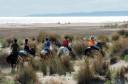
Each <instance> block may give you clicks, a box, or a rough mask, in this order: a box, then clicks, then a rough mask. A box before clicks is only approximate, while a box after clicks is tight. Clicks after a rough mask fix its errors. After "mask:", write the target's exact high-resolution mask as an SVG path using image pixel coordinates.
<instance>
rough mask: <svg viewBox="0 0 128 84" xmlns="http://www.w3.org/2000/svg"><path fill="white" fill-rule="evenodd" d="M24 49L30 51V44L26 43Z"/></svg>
mask: <svg viewBox="0 0 128 84" xmlns="http://www.w3.org/2000/svg"><path fill="white" fill-rule="evenodd" d="M24 50H25V51H27V52H29V44H26V43H25V44H24Z"/></svg>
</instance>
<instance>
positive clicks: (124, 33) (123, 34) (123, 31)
mask: <svg viewBox="0 0 128 84" xmlns="http://www.w3.org/2000/svg"><path fill="white" fill-rule="evenodd" d="M118 33H119V35H122V36H124V37H128V31H126V30H120V31H118Z"/></svg>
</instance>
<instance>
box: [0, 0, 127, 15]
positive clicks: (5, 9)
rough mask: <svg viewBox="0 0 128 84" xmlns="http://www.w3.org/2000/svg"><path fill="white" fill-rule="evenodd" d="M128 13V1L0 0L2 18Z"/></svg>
mask: <svg viewBox="0 0 128 84" xmlns="http://www.w3.org/2000/svg"><path fill="white" fill-rule="evenodd" d="M95 11H128V0H0V16H3V17H4V16H28V15H33V14H50V13H72V12H95Z"/></svg>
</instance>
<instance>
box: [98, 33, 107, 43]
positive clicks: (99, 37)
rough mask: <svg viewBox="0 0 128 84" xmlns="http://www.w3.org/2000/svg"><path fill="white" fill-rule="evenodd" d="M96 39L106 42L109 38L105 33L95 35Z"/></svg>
mask: <svg viewBox="0 0 128 84" xmlns="http://www.w3.org/2000/svg"><path fill="white" fill-rule="evenodd" d="M97 39H98V40H100V41H103V42H108V41H109V38H108V36H106V35H99V36H98V37H97Z"/></svg>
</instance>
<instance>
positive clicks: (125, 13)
mask: <svg viewBox="0 0 128 84" xmlns="http://www.w3.org/2000/svg"><path fill="white" fill-rule="evenodd" d="M29 16H35V17H37V16H39V17H41V16H128V11H97V12H73V13H50V14H32V15H29Z"/></svg>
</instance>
